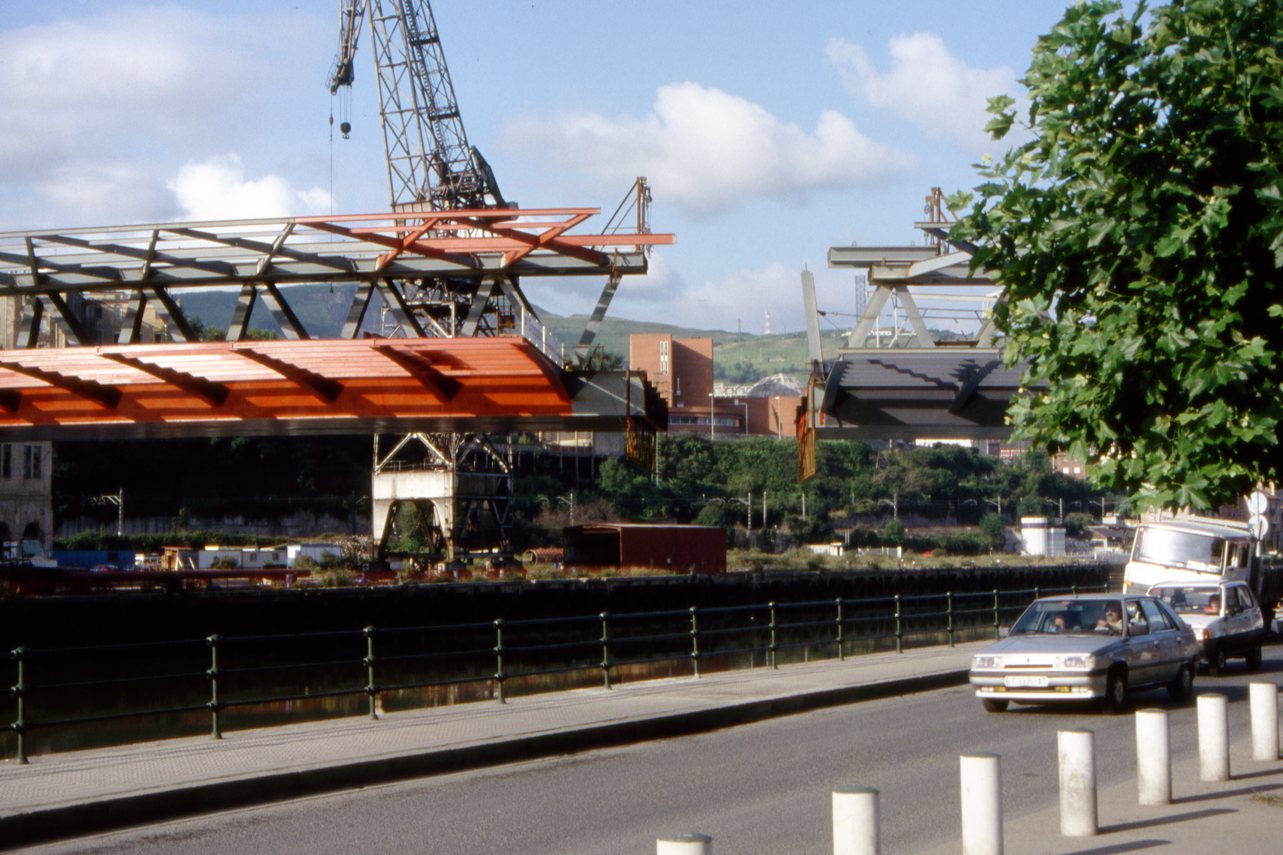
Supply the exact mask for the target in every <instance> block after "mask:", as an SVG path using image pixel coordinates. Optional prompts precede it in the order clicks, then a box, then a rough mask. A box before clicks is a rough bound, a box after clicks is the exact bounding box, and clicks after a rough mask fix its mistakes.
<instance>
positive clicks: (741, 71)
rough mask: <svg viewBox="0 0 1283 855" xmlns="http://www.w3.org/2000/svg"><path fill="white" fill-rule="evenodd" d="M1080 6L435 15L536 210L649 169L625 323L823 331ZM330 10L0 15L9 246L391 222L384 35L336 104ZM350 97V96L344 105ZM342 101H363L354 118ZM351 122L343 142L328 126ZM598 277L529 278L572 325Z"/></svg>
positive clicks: (456, 75) (908, 233)
mask: <svg viewBox="0 0 1283 855" xmlns="http://www.w3.org/2000/svg"><path fill="white" fill-rule="evenodd" d="M1066 2H1067V0H968V2H958V0H899V2H894V3H887V2H884V0H799V2H797V3H790V4H785V3H780V2H773V3H768V2H764V0H645V2H641V0H434V2H433V3H432V9H433V13H434V16H435V19H436V23H437V27H438V31H439V33H440V35H441V40H442V46H443V49H444V51H445V56H446V61H447V64H448V66H449V69H450V74H451V78H452V82H453V85H454V90H455V95H456V100H457V102H458V105H459V108H460V111H461V114H462V119H463V123H464V126H465V128H466V130H467V134H468V138H469V141H470V142H471V144H473V145H475V146H476V147H477V148H478V149H480V150H481V152H482V153H483V154H484V155H485V157H486V159H487V160H488V161H489V162H490V164H491V166H492V167H493V169H494V172H495V174H496V176H497V179H498V183H499V186H500V188H501V189H502V191H503V193H504V195H505V196H506V197H507V198H508V199H509V200H515V201H516V202H518V203H519V204H520V205H521V206H522V207H527V208H537V207H540V208H542V207H594V208H600V209H602V214H601V215H600V216H599V217H596V218H593V219H592V220H590V221H589V222H588V223H587V224H585V226H584V229H585V230H587V231H592V230H600V229H603V228H604V227H605V223H606V219H607V218H608V217H609V216H610V214H611V212H613V211H614V210H615V207H616V206H617V205H618V204H619V202H620V201H621V200H622V199H623V198H624V196H625V195H626V194H627V192H628V191H629V189H630V188H631V186H632V183H633V181H634V179H635V178H636V177H637V176H645V177H646V178H647V180H648V182H649V184H650V187H651V191H652V195H653V203H652V206H651V210H650V224H651V228H652V230H653V231H656V232H665V233H673V234H675V235H676V244H675V245H673V246H670V247H660V248H658V249H656V250H655V252H654V254H653V255H652V258H651V266H650V272H649V273H648V274H647V275H646V276H644V277H628V278H626V279H625V280H624V282H623V284H622V285H621V287H620V290H619V292H618V294H617V296H616V297H615V300H614V303H613V304H612V306H611V309H610V315H611V316H612V317H620V318H629V319H634V320H642V321H659V322H664V323H674V324H679V325H683V326H689V327H694V328H698V329H722V330H731V331H735V330H742V331H744V332H747V333H762V332H764V331H767V329H768V327H767V323H768V321H767V317H768V315H769V331H770V332H774V333H781V332H795V331H798V330H801V329H803V328H804V319H803V310H802V297H801V286H800V272H801V270H802V269H803V268H804V267H806V268H809V269H810V270H811V271H812V272H813V273H814V274H815V276H816V284H817V290H818V298H819V306H820V308H821V310H823V311H825V312H826V313H827V314H826V317H825V328H826V329H831V328H836V327H841V326H849V325H850V323H851V322H852V319H851V318H850V317H848V315H849V313H851V312H853V311H854V307H855V300H856V289H857V287H858V286H857V282H856V278H855V275H854V274H853V273H852V272H851V271H844V270H830V269H829V268H828V266H827V260H826V259H827V253H828V249H829V247H832V246H847V245H851V244H859V245H862V246H881V245H908V244H912V243H914V242H915V241H916V242H921V234H920V233H919V232H917V231H916V230H914V229H913V227H912V224H913V222H915V221H917V220H921V219H923V218H924V216H923V206H924V199H925V197H926V195H927V194H928V193H929V192H930V190H931V188H932V187H941V188H942V189H943V190H944V191H945V192H946V193H948V192H952V191H954V190H958V189H964V188H969V187H972V186H974V185H975V184H976V183H978V179H977V176H976V169H975V166H974V164H976V163H977V162H978V161H979V160H980V159H981V158H982V157H983V156H984V155H985V154H991V155H993V156H997V155H998V154H1000V153H1001V148H1002V147H1005V145H1007V144H1009V143H1006V142H1003V143H994V142H993V141H991V140H989V139H988V137H987V135H986V134H985V133H984V132H983V127H984V125H985V123H986V122H987V121H988V116H987V114H986V113H985V104H986V101H987V99H988V98H989V97H992V96H994V95H999V94H1008V95H1012V96H1013V97H1017V98H1019V97H1020V95H1021V92H1022V89H1021V87H1020V85H1019V83H1018V81H1019V79H1020V78H1021V77H1022V76H1023V74H1024V72H1025V70H1026V69H1027V68H1028V65H1029V58H1030V53H1031V51H1032V48H1033V46H1034V44H1035V42H1036V40H1037V37H1038V36H1039V35H1040V34H1042V33H1045V32H1047V31H1048V30H1049V29H1050V28H1051V27H1052V26H1053V25H1054V24H1055V23H1056V22H1057V21H1058V20H1059V19H1060V16H1061V14H1062V13H1063V11H1064V8H1065V5H1066ZM338 6H339V3H338V2H337V0H256V2H238V0H176V2H169V3H148V2H132V3H124V2H112V0H58V2H49V3H20V4H19V3H15V4H10V7H9V8H8V9H7V10H6V13H5V15H4V16H3V18H2V19H0V117H2V119H0V231H26V230H34V229H42V228H71V227H80V226H100V225H126V224H132V223H153V222H170V221H176V220H209V219H242V218H253V217H271V216H295V215H305V214H330V213H333V214H348V213H373V212H382V211H386V210H388V208H389V193H390V191H389V188H388V182H387V171H386V165H385V163H386V159H385V155H384V149H383V139H382V133H381V131H380V127H379V108H378V97H377V93H376V90H375V79H376V78H375V71H374V60H373V50H372V48H371V44H370V41H369V35H370V28H369V27H368V26H367V27H366V28H365V30H364V32H363V34H362V43H361V45H360V48H359V50H358V53H357V57H356V65H355V68H356V81H355V83H354V85H353V87H352V89H351V92H350V94H349V95H346V96H345V95H340V96H339V97H332V96H331V95H330V92H329V87H328V76H329V71H330V67H331V65H332V63H333V59H334V56H335V53H336V50H337V47H338V30H339V10H338ZM344 105H346V107H345V106H344ZM345 110H346V111H347V112H345ZM345 116H346V117H348V120H349V121H350V122H351V124H352V131H351V134H350V138H349V139H342V137H341V135H340V133H339V132H338V130H337V124H338V122H339V121H340V120H341V119H342V118H343V117H345ZM603 284H604V283H603V282H599V281H596V280H595V279H556V280H551V279H547V280H545V279H532V278H526V279H524V280H523V282H522V287H523V289H524V290H525V291H526V293H527V295H528V296H529V298H530V299H531V300H532V301H533V302H534V303H535V304H537V305H539V306H541V307H544V308H545V309H547V310H549V311H553V312H556V313H558V314H588V313H590V312H591V311H592V308H593V305H594V304H595V302H596V299H597V296H598V294H599V293H600V291H601V288H602V285H603Z"/></svg>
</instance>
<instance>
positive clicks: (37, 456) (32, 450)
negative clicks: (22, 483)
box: [22, 445, 44, 480]
mask: <svg viewBox="0 0 1283 855" xmlns="http://www.w3.org/2000/svg"><path fill="white" fill-rule="evenodd" d="M43 452H44V449H42V448H41V447H40V446H38V445H24V446H23V447H22V477H23V478H26V479H29V480H31V479H39V478H40V468H41V464H42V462H43V461H42V457H43Z"/></svg>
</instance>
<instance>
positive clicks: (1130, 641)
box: [970, 594, 1200, 712]
mask: <svg viewBox="0 0 1283 855" xmlns="http://www.w3.org/2000/svg"><path fill="white" fill-rule="evenodd" d="M1199 650H1200V648H1199V644H1198V641H1197V639H1196V638H1195V637H1194V631H1193V630H1192V629H1190V628H1189V627H1188V626H1186V625H1185V624H1184V623H1182V622H1181V619H1180V618H1178V617H1177V616H1176V614H1175V613H1174V612H1173V611H1172V610H1171V608H1170V607H1169V606H1168V605H1167V604H1166V603H1164V602H1162V601H1161V600H1159V599H1158V598H1157V597H1151V596H1146V595H1134V594H1083V595H1080V596H1070V597H1043V598H1042V599H1039V600H1035V601H1034V602H1033V603H1032V604H1031V605H1030V606H1029V608H1027V609H1025V611H1024V613H1023V614H1022V615H1021V616H1020V617H1019V618H1017V620H1016V622H1015V623H1014V624H1012V626H1011V630H1010V631H1009V632H1008V633H1007V637H1006V638H1003V639H1002V640H1000V641H996V642H994V643H993V644H990V645H989V646H988V647H985V648H984V649H983V650H981V651H979V652H978V653H976V655H975V656H973V657H972V660H971V672H970V680H971V685H972V686H974V687H975V690H976V697H978V698H980V700H981V702H982V703H983V704H984V708H985V709H986V710H988V711H989V712H1002V711H1003V710H1005V709H1007V705H1008V704H1009V703H1011V702H1012V701H1015V702H1016V703H1027V704H1042V703H1053V702H1062V701H1086V700H1100V701H1103V702H1104V704H1105V707H1106V708H1107V709H1108V710H1110V711H1111V712H1118V711H1120V710H1122V709H1123V707H1124V706H1125V703H1126V697H1127V693H1128V692H1129V691H1133V690H1138V689H1148V688H1154V687H1159V686H1162V687H1166V689H1167V691H1168V694H1169V695H1170V696H1171V697H1172V698H1173V699H1174V700H1185V699H1186V698H1188V697H1189V696H1190V695H1191V694H1192V693H1193V689H1194V673H1195V668H1196V665H1197V663H1198V656H1199Z"/></svg>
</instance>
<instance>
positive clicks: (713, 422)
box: [708, 392, 717, 442]
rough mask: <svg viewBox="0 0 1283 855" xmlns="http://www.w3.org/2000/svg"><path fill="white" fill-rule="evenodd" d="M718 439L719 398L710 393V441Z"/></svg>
mask: <svg viewBox="0 0 1283 855" xmlns="http://www.w3.org/2000/svg"><path fill="white" fill-rule="evenodd" d="M715 439H717V399H716V398H714V397H713V393H712V392H709V393H708V441H709V442H712V441H713V440H715Z"/></svg>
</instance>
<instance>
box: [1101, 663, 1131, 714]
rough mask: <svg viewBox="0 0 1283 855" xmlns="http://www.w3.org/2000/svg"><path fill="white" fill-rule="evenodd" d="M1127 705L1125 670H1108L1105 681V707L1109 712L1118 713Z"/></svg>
mask: <svg viewBox="0 0 1283 855" xmlns="http://www.w3.org/2000/svg"><path fill="white" fill-rule="evenodd" d="M1126 706H1127V672H1126V671H1124V670H1123V669H1122V668H1115V669H1114V670H1113V671H1110V672H1109V678H1108V679H1107V680H1106V681H1105V709H1106V711H1108V712H1111V713H1120V712H1122V711H1123V709H1124V708H1125V707H1126Z"/></svg>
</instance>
